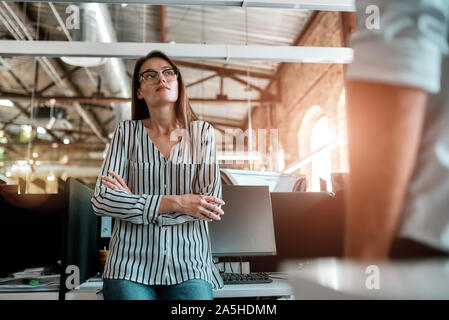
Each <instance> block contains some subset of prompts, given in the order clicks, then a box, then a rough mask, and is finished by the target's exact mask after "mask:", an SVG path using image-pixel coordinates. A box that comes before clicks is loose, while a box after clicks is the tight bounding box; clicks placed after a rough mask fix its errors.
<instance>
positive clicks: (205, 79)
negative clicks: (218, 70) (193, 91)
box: [186, 74, 218, 88]
mask: <svg viewBox="0 0 449 320" xmlns="http://www.w3.org/2000/svg"><path fill="white" fill-rule="evenodd" d="M216 76H218V74H213V75H211V76H208V77H205V78H203V79H200V80H198V81H195V82H192V83H189V84H187V85H186V88H190V87H193V86H194V85H197V84H200V83H202V82H204V81H207V80H210V79H212V78H215V77H216Z"/></svg>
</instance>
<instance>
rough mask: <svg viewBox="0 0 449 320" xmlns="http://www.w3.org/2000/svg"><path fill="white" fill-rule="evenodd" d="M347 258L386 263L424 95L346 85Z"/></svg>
mask: <svg viewBox="0 0 449 320" xmlns="http://www.w3.org/2000/svg"><path fill="white" fill-rule="evenodd" d="M346 94H347V119H348V148H349V166H350V177H349V185H348V193H347V197H346V222H345V233H346V237H345V256H346V257H351V258H358V259H378V258H379V259H382V258H386V257H387V256H388V252H389V249H390V246H391V243H392V240H393V239H394V237H395V233H396V229H397V225H398V221H399V219H400V214H401V210H402V207H403V200H404V197H405V194H406V190H407V187H408V183H409V181H410V177H411V175H412V172H413V168H414V164H415V159H416V155H417V151H418V147H419V143H420V138H421V131H422V125H423V120H424V115H425V106H426V100H427V93H426V92H425V91H423V90H421V89H416V88H412V87H404V86H394V85H387V84H380V83H373V82H363V81H349V82H348V83H347V91H346Z"/></svg>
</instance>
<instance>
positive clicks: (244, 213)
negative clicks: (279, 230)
mask: <svg viewBox="0 0 449 320" xmlns="http://www.w3.org/2000/svg"><path fill="white" fill-rule="evenodd" d="M222 188H223V189H222V198H223V201H224V202H225V203H226V204H225V205H224V206H222V209H223V211H224V213H225V214H224V216H223V217H222V219H221V220H219V221H213V222H211V223H209V234H210V238H211V250H212V256H214V257H235V256H261V255H262V256H270V255H275V254H276V241H275V233H274V223H273V214H272V210H271V201H270V191H269V187H268V186H232V185H223V186H222Z"/></svg>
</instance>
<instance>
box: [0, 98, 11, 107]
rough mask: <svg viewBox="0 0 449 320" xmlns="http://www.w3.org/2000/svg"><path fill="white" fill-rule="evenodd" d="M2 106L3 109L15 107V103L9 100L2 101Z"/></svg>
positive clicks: (0, 101) (0, 104)
mask: <svg viewBox="0 0 449 320" xmlns="http://www.w3.org/2000/svg"><path fill="white" fill-rule="evenodd" d="M0 106H3V107H13V106H14V103H13V102H12V101H11V100H9V99H0Z"/></svg>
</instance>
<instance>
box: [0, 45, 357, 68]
mask: <svg viewBox="0 0 449 320" xmlns="http://www.w3.org/2000/svg"><path fill="white" fill-rule="evenodd" d="M0 48H2V49H1V52H0V54H2V53H4V54H8V55H14V56H33V57H38V56H47V57H62V56H71V57H85V56H86V54H89V57H102V58H108V57H114V58H122V59H137V58H139V57H141V56H145V55H146V54H147V53H148V52H150V51H152V50H161V51H163V52H165V53H166V54H167V55H168V56H169V57H171V58H172V59H178V60H225V61H276V62H297V63H307V62H313V63H351V62H352V60H353V57H354V53H353V50H352V48H346V47H303V46H266V45H252V46H245V45H225V44H184V43H182V44H169V43H147V42H85V41H23V40H0Z"/></svg>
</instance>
